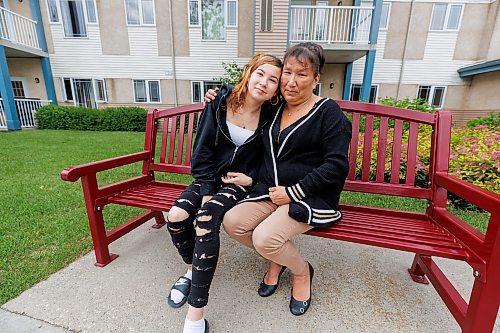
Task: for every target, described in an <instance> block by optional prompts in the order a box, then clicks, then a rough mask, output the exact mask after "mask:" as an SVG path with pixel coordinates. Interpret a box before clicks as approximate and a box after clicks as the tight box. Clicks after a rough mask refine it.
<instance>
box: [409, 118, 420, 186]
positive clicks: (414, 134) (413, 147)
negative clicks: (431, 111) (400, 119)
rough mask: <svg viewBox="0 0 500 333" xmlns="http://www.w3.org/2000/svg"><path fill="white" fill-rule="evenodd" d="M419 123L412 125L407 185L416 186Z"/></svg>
mask: <svg viewBox="0 0 500 333" xmlns="http://www.w3.org/2000/svg"><path fill="white" fill-rule="evenodd" d="M417 142H418V123H410V134H409V136H408V152H407V156H408V162H407V164H406V165H407V166H406V185H411V186H413V185H415V172H416V164H417Z"/></svg>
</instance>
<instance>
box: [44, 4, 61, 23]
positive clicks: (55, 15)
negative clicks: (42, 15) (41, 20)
mask: <svg viewBox="0 0 500 333" xmlns="http://www.w3.org/2000/svg"><path fill="white" fill-rule="evenodd" d="M47 8H48V12H49V21H50V23H59V12H58V11H57V0H47Z"/></svg>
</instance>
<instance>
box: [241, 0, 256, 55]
mask: <svg viewBox="0 0 500 333" xmlns="http://www.w3.org/2000/svg"><path fill="white" fill-rule="evenodd" d="M252 23H253V1H239V2H238V57H239V58H249V57H251V56H252V55H253V49H252V48H253V41H252V38H253V25H252Z"/></svg>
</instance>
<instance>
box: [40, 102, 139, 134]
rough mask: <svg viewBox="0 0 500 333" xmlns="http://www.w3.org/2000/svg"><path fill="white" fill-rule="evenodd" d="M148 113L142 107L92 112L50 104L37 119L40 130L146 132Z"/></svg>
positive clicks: (88, 109)
mask: <svg viewBox="0 0 500 333" xmlns="http://www.w3.org/2000/svg"><path fill="white" fill-rule="evenodd" d="M146 114H147V111H146V110H145V109H143V108H138V107H109V108H104V109H91V108H84V107H75V106H58V105H46V106H42V107H41V108H40V109H38V111H37V112H36V114H35V118H36V121H37V127H38V128H39V129H62V130H80V131H129V132H143V131H144V130H145V129H146Z"/></svg>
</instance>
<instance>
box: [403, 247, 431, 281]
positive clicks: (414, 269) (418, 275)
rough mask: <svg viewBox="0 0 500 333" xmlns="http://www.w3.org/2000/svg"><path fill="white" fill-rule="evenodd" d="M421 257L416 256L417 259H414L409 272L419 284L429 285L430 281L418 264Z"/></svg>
mask: <svg viewBox="0 0 500 333" xmlns="http://www.w3.org/2000/svg"><path fill="white" fill-rule="evenodd" d="M419 257H420V254H415V258H414V259H413V264H412V265H411V267H410V268H408V272H409V273H410V276H411V278H412V279H413V281H415V282H417V283H422V284H429V280H427V278H426V277H425V273H424V271H423V270H422V267H420V265H419V264H418V258H419Z"/></svg>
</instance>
